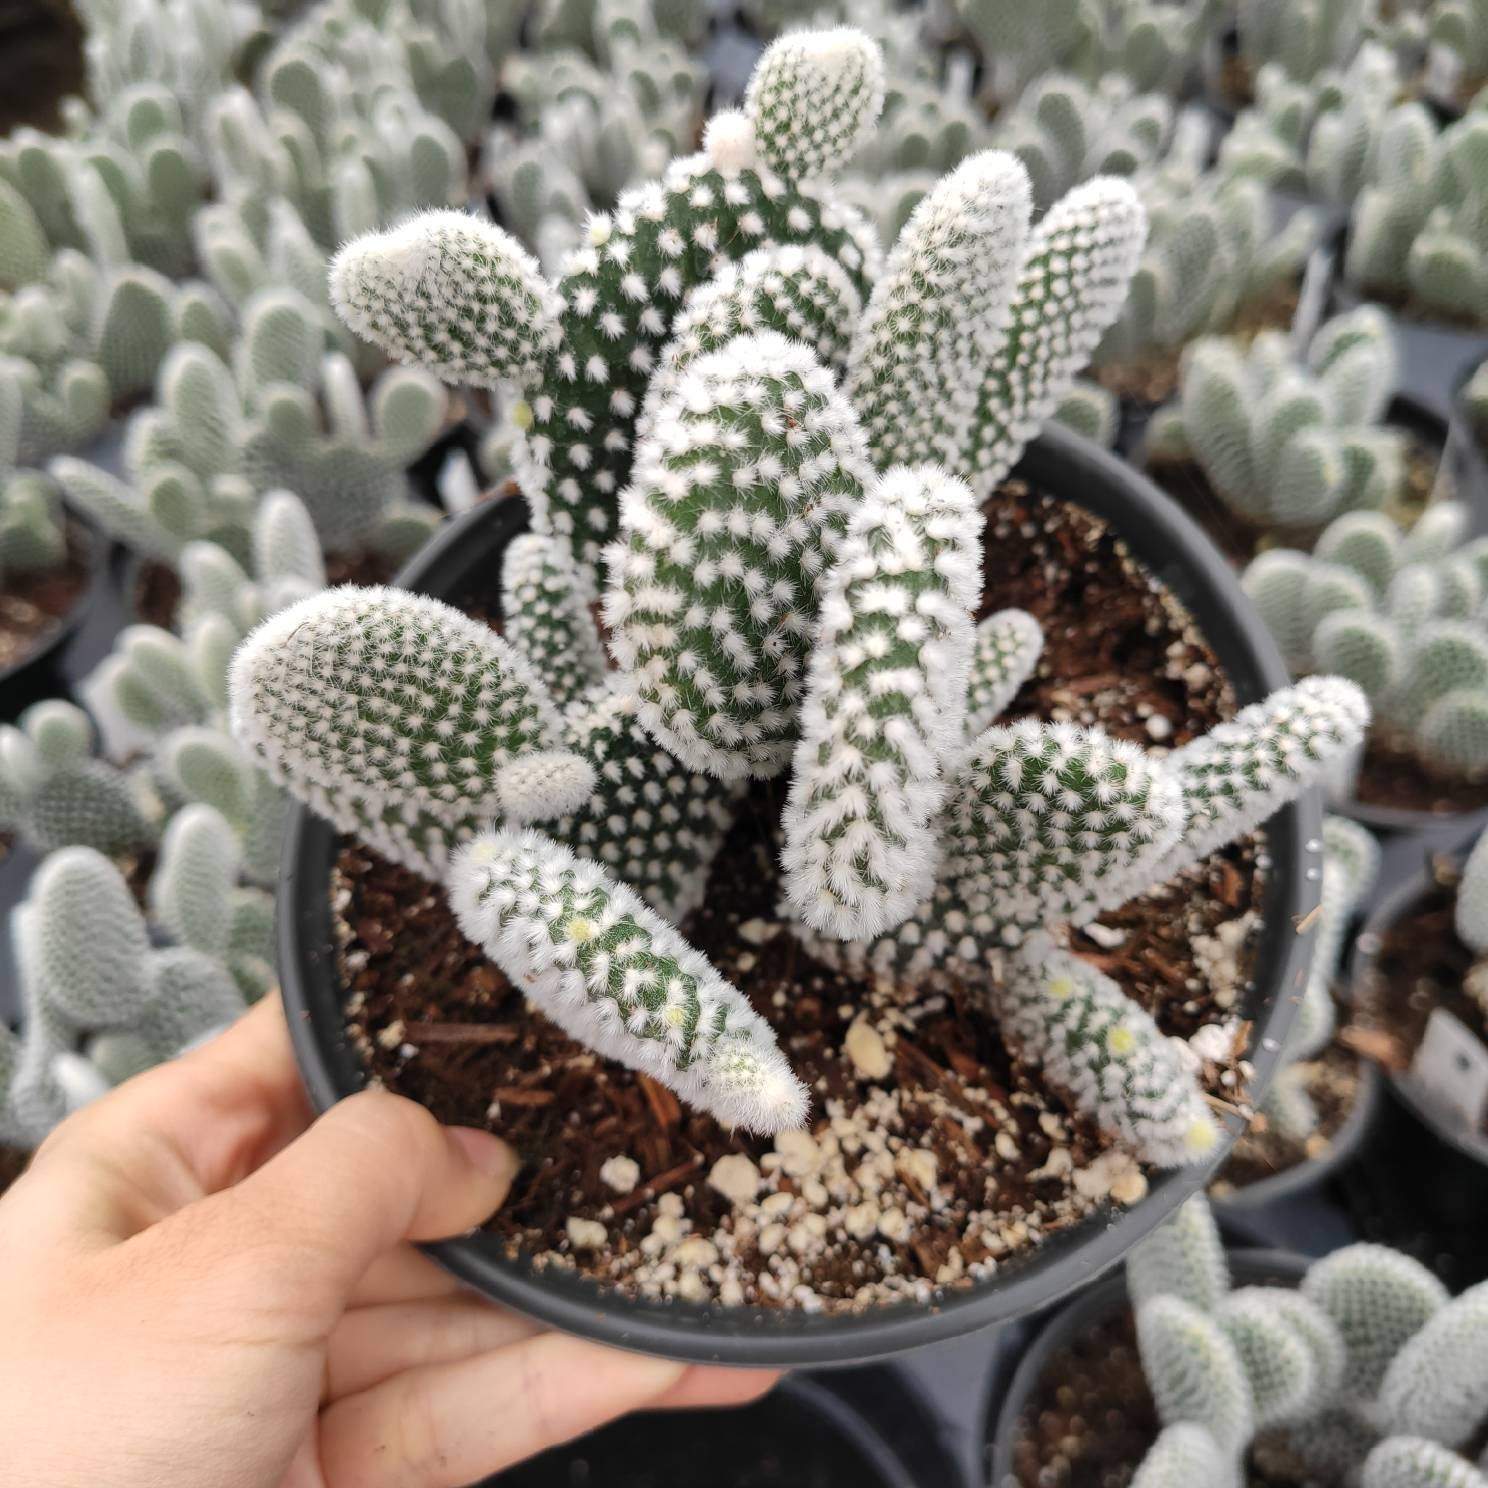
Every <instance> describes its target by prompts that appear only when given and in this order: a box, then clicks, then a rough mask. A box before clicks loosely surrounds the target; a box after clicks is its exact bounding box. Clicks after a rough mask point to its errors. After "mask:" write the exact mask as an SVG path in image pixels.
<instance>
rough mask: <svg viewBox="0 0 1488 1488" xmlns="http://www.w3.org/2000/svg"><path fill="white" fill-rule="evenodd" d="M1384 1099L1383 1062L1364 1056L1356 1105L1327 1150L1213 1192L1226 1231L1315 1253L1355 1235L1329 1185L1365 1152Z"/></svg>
mask: <svg viewBox="0 0 1488 1488" xmlns="http://www.w3.org/2000/svg"><path fill="white" fill-rule="evenodd" d="M1383 1099H1384V1077H1383V1076H1382V1075H1381V1074H1380V1070H1379V1066H1378V1065H1377V1064H1374V1063H1373V1062H1372V1061H1370V1060H1368V1059H1360V1060H1359V1084H1358V1088H1357V1089H1356V1091H1355V1093H1354V1104H1353V1106H1352V1107H1351V1108H1350V1110H1349V1113H1348V1115H1347V1117H1345V1119H1344V1122H1343V1124H1342V1126H1340V1127H1339V1128H1338V1130H1337V1132H1335V1133H1334V1135H1333V1140H1332V1141H1331V1142H1330V1143H1329V1144H1328V1150H1327V1151H1326V1152H1324V1153H1323V1154H1322V1155H1321V1156H1320V1157H1313V1158H1308V1159H1306V1160H1305V1161H1303V1162H1300V1163H1297V1164H1296V1165H1295V1166H1294V1167H1290V1168H1286V1169H1284V1170H1283V1171H1282V1172H1279V1173H1274V1174H1272V1176H1271V1177H1269V1178H1262V1179H1260V1180H1259V1181H1258V1182H1255V1183H1247V1184H1246V1185H1245V1186H1244V1187H1243V1188H1236V1189H1234V1190H1233V1191H1232V1192H1228V1193H1223V1194H1217V1193H1211V1194H1210V1195H1209V1207H1210V1208H1211V1209H1212V1210H1213V1211H1214V1218H1215V1219H1216V1220H1217V1221H1218V1223H1219V1224H1220V1226H1221V1227H1222V1228H1223V1229H1224V1231H1225V1232H1226V1234H1228V1235H1230V1236H1233V1237H1235V1238H1236V1239H1238V1240H1243V1241H1244V1242H1245V1243H1247V1244H1250V1245H1277V1246H1281V1245H1284V1246H1289V1247H1291V1246H1294V1247H1295V1248H1296V1249H1298V1250H1301V1251H1305V1252H1308V1253H1317V1254H1321V1253H1322V1252H1323V1251H1324V1250H1330V1249H1333V1248H1334V1247H1335V1246H1338V1245H1344V1244H1347V1243H1348V1241H1349V1240H1350V1239H1351V1238H1352V1236H1351V1234H1350V1233H1349V1226H1348V1219H1347V1216H1346V1215H1345V1213H1344V1212H1343V1210H1342V1209H1340V1208H1339V1207H1338V1206H1337V1205H1336V1204H1334V1203H1333V1202H1332V1201H1331V1199H1330V1198H1329V1197H1328V1190H1329V1189H1330V1188H1331V1187H1332V1185H1333V1182H1334V1180H1335V1179H1336V1178H1337V1177H1338V1175H1339V1174H1340V1173H1342V1172H1343V1171H1344V1170H1345V1169H1346V1168H1349V1167H1351V1166H1352V1165H1353V1164H1354V1163H1355V1162H1357V1161H1359V1160H1360V1159H1361V1157H1362V1156H1363V1154H1364V1152H1365V1148H1366V1145H1367V1144H1368V1142H1369V1140H1370V1135H1371V1133H1372V1132H1373V1131H1374V1129H1375V1123H1376V1121H1377V1119H1378V1117H1379V1111H1380V1104H1381V1102H1382V1101H1383Z"/></svg>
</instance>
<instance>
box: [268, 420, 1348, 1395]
mask: <svg viewBox="0 0 1488 1488" xmlns="http://www.w3.org/2000/svg"><path fill="white" fill-rule="evenodd" d="M1015 475H1016V476H1018V477H1021V478H1022V479H1024V480H1026V481H1027V482H1028V483H1029V485H1030V486H1031V487H1033V488H1034V489H1036V490H1038V491H1040V492H1043V493H1045V494H1047V495H1050V496H1055V497H1062V498H1064V499H1066V500H1069V501H1072V502H1074V503H1077V504H1078V505H1081V506H1083V507H1085V508H1086V509H1087V510H1089V511H1090V512H1091V513H1092V514H1094V515H1095V516H1097V517H1100V518H1102V519H1104V520H1106V521H1107V522H1108V523H1109V525H1110V526H1111V527H1112V529H1113V530H1114V531H1115V532H1117V533H1118V534H1119V535H1120V536H1121V537H1122V538H1123V539H1125V541H1126V543H1127V544H1128V546H1129V548H1130V549H1131V551H1132V553H1133V554H1134V556H1135V557H1136V558H1137V559H1138V560H1140V561H1141V562H1142V563H1143V564H1145V565H1146V567H1147V568H1148V569H1149V570H1150V571H1151V573H1152V574H1153V575H1154V577H1156V578H1157V579H1158V580H1160V581H1161V582H1162V583H1163V584H1165V585H1166V586H1167V587H1168V588H1169V589H1171V590H1172V592H1173V593H1174V595H1175V596H1176V597H1177V598H1178V599H1179V600H1180V601H1181V602H1182V603H1183V604H1184V605H1185V606H1186V607H1187V608H1188V610H1189V612H1190V613H1191V615H1192V617H1193V619H1194V621H1195V622H1196V624H1197V626H1198V628H1199V629H1200V631H1201V632H1202V633H1203V634H1204V636H1205V637H1206V639H1207V641H1208V643H1209V645H1210V647H1211V648H1212V650H1213V651H1214V653H1215V655H1216V657H1217V658H1218V660H1219V662H1220V663H1221V665H1222V666H1223V667H1224V668H1225V670H1226V672H1227V674H1228V676H1229V679H1230V681H1231V683H1232V685H1233V688H1234V690H1235V693H1236V695H1237V697H1238V698H1239V700H1240V701H1241V702H1242V703H1246V702H1251V701H1254V700H1256V699H1258V698H1260V697H1263V696H1265V695H1266V694H1267V693H1270V692H1272V691H1274V690H1275V689H1276V688H1279V687H1282V686H1285V685H1286V683H1287V681H1288V678H1287V674H1286V670H1285V668H1284V666H1283V665H1282V662H1281V658H1280V656H1279V655H1278V653H1277V651H1276V649H1275V646H1274V644H1273V642H1272V641H1271V638H1270V636H1269V635H1268V634H1267V632H1266V630H1265V628H1264V627H1263V626H1262V624H1261V622H1260V620H1259V618H1258V617H1257V616H1256V615H1255V613H1254V612H1253V610H1252V609H1251V606H1250V604H1249V602H1248V601H1247V600H1246V599H1245V597H1244V595H1243V594H1242V593H1241V591H1240V589H1239V586H1238V584H1237V582H1236V580H1235V578H1234V576H1233V574H1232V573H1231V572H1230V570H1229V569H1228V567H1227V566H1226V565H1225V563H1224V562H1223V560H1222V559H1221V558H1220V556H1219V555H1218V553H1217V552H1216V551H1215V550H1214V549H1213V548H1212V547H1211V546H1210V544H1209V543H1208V541H1207V540H1206V539H1205V538H1204V537H1203V536H1202V534H1201V533H1200V532H1199V530H1198V529H1197V527H1195V526H1194V524H1193V523H1192V522H1190V521H1189V520H1188V519H1187V518H1186V517H1185V516H1183V515H1182V513H1180V512H1179V511H1178V510H1177V509H1176V508H1175V507H1174V506H1173V505H1172V504H1171V503H1170V502H1168V501H1167V500H1166V499H1165V498H1164V497H1163V496H1162V495H1161V493H1160V492H1159V491H1157V489H1156V488H1155V487H1154V486H1152V485H1151V484H1150V483H1149V482H1148V481H1147V480H1145V479H1144V478H1143V477H1142V476H1140V475H1138V474H1137V473H1135V472H1134V471H1132V470H1131V469H1130V468H1128V467H1126V466H1124V465H1122V464H1121V463H1119V462H1118V461H1117V460H1116V459H1115V458H1113V457H1112V456H1110V455H1108V454H1107V453H1106V452H1105V451H1103V450H1101V449H1099V448H1097V447H1096V446H1094V445H1092V444H1090V443H1088V442H1087V441H1085V440H1083V439H1080V438H1079V437H1078V436H1076V435H1073V434H1071V433H1069V432H1067V431H1065V430H1062V429H1059V428H1057V427H1051V428H1049V429H1047V430H1046V431H1045V432H1044V434H1043V435H1041V437H1040V438H1039V439H1038V440H1036V441H1035V442H1034V443H1033V444H1032V445H1031V446H1030V447H1029V449H1028V451H1027V453H1026V454H1025V456H1024V458H1023V461H1022V462H1021V464H1020V466H1019V468H1018V470H1017V471H1016V472H1015ZM525 520H526V508H525V505H524V504H523V503H521V502H520V501H517V500H505V501H498V502H494V503H488V504H485V505H482V506H480V507H477V508H475V509H474V510H472V511H470V512H468V513H466V514H465V515H464V516H462V517H460V518H458V519H455V520H454V521H452V522H451V523H450V525H449V526H448V528H447V529H446V530H445V531H444V532H442V533H441V534H440V535H439V536H438V537H437V538H436V539H435V540H434V541H433V542H431V543H430V544H429V545H428V547H427V548H426V549H425V550H424V551H423V552H422V553H420V554H419V555H418V556H417V557H416V558H415V559H414V560H413V562H412V563H410V564H409V566H408V567H407V569H406V570H405V571H404V572H403V574H402V575H401V576H400V582H401V583H402V584H403V585H405V586H406V587H408V588H410V589H414V590H418V591H421V592H424V593H428V594H432V595H435V596H437V597H439V598H441V599H444V600H446V601H447V602H449V603H452V604H454V605H456V606H461V605H471V604H473V603H475V602H477V601H479V602H482V603H484V604H486V605H487V606H489V605H490V604H491V601H492V600H493V598H494V597H495V595H496V593H497V592H498V589H499V581H498V575H499V573H500V566H501V554H502V551H503V550H504V548H505V546H506V544H507V543H508V542H509V541H510V540H511V539H512V538H513V537H514V536H515V535H516V534H517V533H518V532H520V531H521V530H522V529H523V526H524V525H525ZM1320 831H1321V809H1320V804H1319V800H1318V797H1317V793H1316V792H1312V793H1309V794H1308V795H1306V796H1304V797H1303V798H1302V799H1301V800H1300V801H1299V802H1298V803H1296V804H1294V805H1293V806H1291V807H1288V808H1287V809H1285V810H1283V811H1282V812H1280V813H1278V815H1277V816H1275V817H1274V818H1273V819H1272V820H1271V822H1270V824H1269V825H1268V827H1267V856H1268V858H1269V860H1270V863H1271V867H1270V869H1269V871H1268V873H1267V875H1266V882H1265V898H1264V904H1263V911H1264V913H1263V921H1264V927H1263V930H1262V932H1261V937H1260V942H1259V944H1258V947H1257V953H1256V959H1255V963H1254V992H1253V995H1252V997H1251V1000H1250V1001H1249V1002H1248V1003H1247V1004H1246V1006H1245V1007H1244V1009H1243V1015H1244V1016H1246V1017H1249V1018H1252V1019H1253V1020H1254V1024H1255V1033H1254V1039H1253V1052H1252V1056H1251V1057H1252V1058H1253V1061H1254V1064H1255V1067H1256V1080H1255V1084H1256V1090H1257V1092H1259V1091H1261V1090H1263V1089H1264V1087H1265V1084H1266V1082H1267V1081H1268V1080H1269V1078H1270V1075H1271V1072H1272V1068H1273V1066H1274V1065H1275V1062H1276V1057H1277V1052H1278V1050H1279V1048H1280V1044H1281V1040H1282V1039H1283V1037H1284V1036H1285V1033H1286V1030H1287V1027H1288V1026H1289V1024H1290V1021H1291V1017H1292V1014H1293V1012H1294V1010H1295V1007H1296V1003H1297V999H1298V998H1299V996H1300V994H1301V991H1302V988H1303V985H1304V982H1305V978H1306V974H1307V966H1308V961H1309V957H1310V954H1311V945H1310V941H1309V939H1308V938H1307V937H1306V936H1304V935H1299V934H1298V933H1297V932H1296V928H1295V927H1296V924H1297V922H1298V921H1299V920H1300V919H1302V917H1303V916H1305V915H1306V914H1307V913H1308V912H1309V911H1310V910H1311V908H1312V907H1313V905H1314V904H1315V902H1316V899H1317V893H1318V882H1317V881H1318V878H1319V877H1320V874H1319V873H1318V872H1317V865H1318V852H1319V850H1320V843H1319V833H1320ZM337 851H338V839H337V834H336V832H335V831H334V830H333V829H332V828H331V827H330V826H329V825H327V824H326V823H325V822H323V821H321V820H320V819H318V818H316V817H314V816H313V815H311V814H310V813H309V812H308V811H306V810H304V809H296V810H295V811H294V812H293V813H292V814H291V817H290V821H289V825H288V828H287V831H286V839H285V856H284V863H283V869H282V874H281V879H280V885H279V900H278V953H279V970H280V977H281V981H282V985H283V990H284V1000H285V1010H286V1013H287V1015H288V1019H289V1026H290V1030H291V1033H292V1036H293V1039H294V1044H295V1050H296V1054H297V1056H298V1059H299V1062H300V1067H301V1070H302V1073H303V1075H304V1078H305V1081H306V1084H307V1086H308V1088H309V1091H310V1094H311V1097H312V1099H313V1100H314V1102H315V1104H316V1106H317V1107H318V1108H320V1109H324V1108H325V1107H327V1106H329V1105H331V1104H332V1103H333V1102H334V1101H336V1100H338V1099H340V1098H341V1097H343V1096H345V1095H348V1094H350V1093H352V1092H353V1091H355V1090H357V1089H359V1088H361V1087H362V1085H363V1084H364V1083H365V1080H366V1075H365V1071H364V1068H363V1064H362V1061H361V1059H360V1057H359V1056H358V1053H357V1051H356V1050H355V1049H354V1048H353V1047H352V1045H351V1043H350V1040H349V1038H348V1036H347V1031H346V1026H345V1018H344V1012H343V1006H342V988H341V984H340V979H339V975H338V969H337V959H336V950H335V936H334V918H333V912H332V906H331V902H330V893H329V886H330V877H331V871H332V867H333V865H334V863H335V860H336V856H337ZM1228 1145H1229V1143H1228V1141H1226V1142H1224V1143H1222V1144H1221V1148H1220V1150H1219V1151H1217V1152H1216V1153H1215V1155H1214V1158H1213V1161H1212V1162H1211V1163H1210V1164H1209V1165H1207V1166H1202V1167H1194V1168H1188V1169H1183V1170H1180V1171H1176V1172H1167V1173H1159V1174H1154V1175H1153V1178H1152V1184H1151V1189H1150V1192H1149V1193H1148V1195H1147V1197H1146V1198H1145V1199H1143V1200H1142V1201H1140V1202H1139V1203H1137V1204H1136V1205H1134V1206H1133V1207H1132V1208H1130V1209H1125V1210H1121V1211H1119V1212H1111V1213H1107V1212H1105V1211H1100V1212H1098V1213H1096V1214H1093V1215H1091V1216H1090V1217H1089V1218H1088V1219H1087V1220H1086V1221H1085V1222H1083V1223H1081V1224H1078V1225H1071V1226H1070V1227H1069V1228H1068V1229H1066V1230H1063V1231H1060V1232H1058V1233H1055V1234H1051V1235H1050V1236H1049V1237H1048V1238H1047V1239H1045V1240H1044V1241H1043V1243H1042V1244H1040V1245H1039V1246H1038V1247H1037V1248H1036V1249H1034V1250H1032V1251H1031V1252H1029V1253H1028V1254H1027V1255H1026V1256H1020V1257H1018V1258H1017V1259H1016V1260H1010V1261H1005V1262H1004V1263H1003V1264H1002V1265H1001V1266H1000V1267H999V1269H998V1270H997V1272H996V1274H995V1275H994V1276H992V1277H991V1278H989V1279H988V1280H985V1281H983V1282H980V1283H978V1284H976V1285H974V1286H972V1287H969V1288H967V1289H965V1290H953V1289H948V1290H946V1291H945V1292H943V1293H941V1294H939V1295H938V1296H937V1299H936V1300H935V1301H934V1302H932V1303H929V1304H924V1305H919V1304H912V1303H908V1302H904V1303H895V1304H893V1305H887V1306H882V1307H876V1308H873V1309H869V1310H865V1311H863V1312H861V1313H853V1314H847V1315H837V1314H831V1313H825V1312H817V1313H808V1312H805V1311H802V1310H789V1311H787V1310H778V1311H777V1310H771V1309H766V1308H758V1307H750V1306H739V1307H721V1306H709V1305H705V1304H701V1303H688V1302H683V1301H681V1300H672V1301H668V1302H664V1303H663V1302H655V1301H649V1300H645V1299H641V1298H635V1297H631V1296H627V1295H625V1294H623V1293H621V1292H620V1291H618V1290H616V1289H611V1288H601V1287H599V1286H597V1285H596V1284H595V1283H594V1282H592V1281H590V1280H588V1279H586V1278H583V1277H581V1276H578V1275H575V1274H572V1273H570V1272H568V1271H567V1270H565V1269H564V1268H559V1267H549V1268H546V1269H542V1270H538V1269H536V1268H534V1267H533V1266H532V1265H531V1264H530V1263H529V1262H528V1260H527V1259H526V1258H525V1257H523V1258H518V1259H510V1258H508V1256H507V1254H506V1252H505V1248H504V1245H503V1243H502V1242H501V1241H499V1240H498V1239H497V1237H495V1236H492V1235H490V1234H487V1233H484V1232H477V1233H475V1234H473V1235H470V1236H466V1237H462V1238H460V1239H457V1240H450V1241H445V1242H442V1243H440V1244H436V1245H433V1246H430V1247H429V1250H430V1253H431V1254H432V1255H434V1256H435V1257H436V1258H437V1259H438V1260H439V1261H441V1262H442V1263H443V1264H444V1265H445V1266H446V1267H448V1268H449V1269H450V1270H451V1271H452V1272H453V1273H454V1274H455V1275H457V1276H459V1277H460V1278H462V1279H463V1280H465V1281H466V1282H468V1283H470V1284H471V1285H472V1286H474V1287H476V1288H477V1289H479V1290H480V1291H482V1292H484V1293H485V1294H486V1295H487V1296H489V1297H491V1298H493V1299H494V1300H496V1301H498V1302H502V1303H504V1304H506V1305H509V1306H512V1307H514V1308H516V1309H518V1310H519V1311H522V1312H525V1313H528V1314H530V1315H532V1316H534V1317H537V1318H540V1319H542V1320H543V1321H545V1322H547V1323H550V1324H552V1325H554V1326H556V1327H559V1328H562V1329H565V1330H566V1331H569V1332H572V1333H577V1334H581V1335H583V1336H586V1337H589V1338H593V1339H596V1340H598V1341H601V1342H604V1343H608V1344H612V1345H616V1346H619V1347H623V1348H632V1349H639V1350H643V1351H645V1352H649V1353H656V1354H662V1355H666V1356H670V1357H675V1358H679V1359H687V1360H694V1361H699V1362H720V1363H727V1364H733V1365H743V1366H750V1365H753V1366H787V1367H792V1366H798V1365H808V1364H846V1363H857V1362H862V1361H864V1360H868V1359H873V1358H878V1357H882V1356H885V1355H889V1354H893V1353H896V1352H899V1351H902V1350H905V1349H912V1348H917V1347H920V1346H922V1345H924V1344H928V1343H933V1342H935V1341H937V1340H939V1339H943V1338H948V1337H952V1336H956V1335H959V1334H964V1333H968V1332H971V1331H973V1330H975V1329H979V1328H984V1327H988V1326H991V1325H996V1324H1000V1323H1003V1322H1006V1321H1007V1320H1009V1319H1011V1318H1015V1317H1018V1316H1020V1315H1022V1314H1024V1313H1027V1312H1030V1311H1032V1310H1034V1309H1036V1308H1041V1307H1045V1306H1048V1305H1049V1304H1050V1303H1052V1302H1056V1301H1058V1300H1059V1299H1060V1298H1062V1297H1064V1296H1066V1295H1067V1294H1069V1293H1070V1292H1072V1291H1074V1290H1075V1289H1077V1288H1078V1287H1080V1286H1082V1285H1084V1284H1085V1283H1086V1282H1088V1281H1089V1280H1091V1279H1092V1278H1093V1277H1096V1276H1098V1275H1099V1274H1100V1273H1101V1272H1103V1271H1105V1270H1107V1269H1109V1268H1110V1267H1111V1266H1113V1265H1115V1264H1116V1263H1117V1262H1118V1261H1119V1260H1120V1259H1121V1258H1122V1256H1123V1255H1125V1253H1126V1252H1127V1250H1129V1249H1130V1247H1131V1246H1132V1245H1133V1244H1135V1243H1136V1241H1137V1240H1139V1239H1140V1238H1141V1237H1142V1236H1143V1235H1144V1234H1146V1233H1147V1232H1148V1231H1149V1230H1151V1229H1152V1228H1154V1227H1155V1226H1156V1225H1158V1224H1159V1223H1161V1222H1162V1220H1164V1219H1165V1218H1166V1217H1167V1216H1168V1215H1169V1214H1171V1213H1172V1211H1173V1210H1174V1209H1175V1208H1177V1206H1178V1205H1179V1204H1180V1203H1182V1201H1183V1200H1184V1199H1186V1198H1187V1197H1188V1196H1189V1195H1190V1194H1191V1193H1193V1192H1195V1191H1196V1190H1198V1189H1200V1188H1202V1187H1203V1185H1204V1184H1205V1182H1206V1181H1207V1180H1208V1178H1209V1177H1210V1176H1211V1174H1212V1171H1213V1168H1214V1166H1215V1165H1217V1164H1218V1162H1219V1161H1220V1160H1221V1159H1222V1158H1223V1156H1224V1152H1225V1151H1226V1150H1227V1149H1228Z"/></svg>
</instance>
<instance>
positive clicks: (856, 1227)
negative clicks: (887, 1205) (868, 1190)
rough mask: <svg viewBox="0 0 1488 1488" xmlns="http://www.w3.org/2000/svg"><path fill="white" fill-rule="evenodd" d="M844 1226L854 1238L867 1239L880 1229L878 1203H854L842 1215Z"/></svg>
mask: <svg viewBox="0 0 1488 1488" xmlns="http://www.w3.org/2000/svg"><path fill="white" fill-rule="evenodd" d="M842 1227H843V1229H845V1230H846V1231H847V1233H848V1234H849V1235H851V1236H852V1237H853V1239H854V1240H867V1239H868V1238H869V1237H870V1236H871V1235H872V1234H873V1233H874V1231H875V1230H877V1229H878V1205H877V1204H871V1203H869V1204H854V1205H853V1206H852V1208H851V1209H849V1210H848V1211H847V1213H846V1214H844V1215H843V1216H842Z"/></svg>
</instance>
